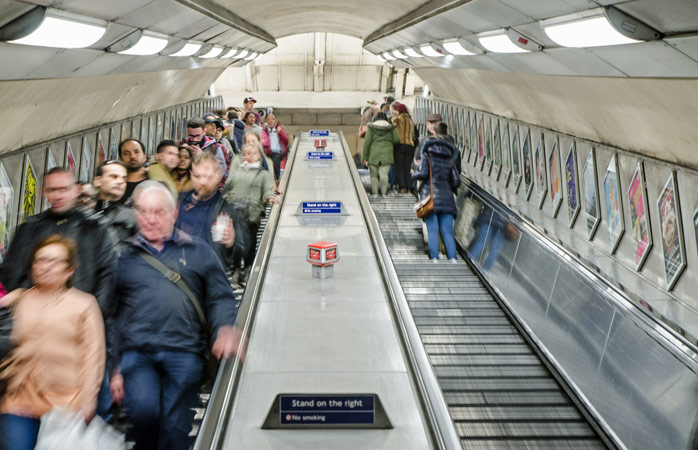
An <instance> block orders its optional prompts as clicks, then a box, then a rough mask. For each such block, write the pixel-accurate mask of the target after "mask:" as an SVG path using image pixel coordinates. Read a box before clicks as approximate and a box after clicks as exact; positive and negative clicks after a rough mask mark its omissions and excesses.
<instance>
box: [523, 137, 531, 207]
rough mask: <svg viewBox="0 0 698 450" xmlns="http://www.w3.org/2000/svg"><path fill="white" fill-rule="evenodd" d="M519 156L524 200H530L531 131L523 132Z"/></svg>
mask: <svg viewBox="0 0 698 450" xmlns="http://www.w3.org/2000/svg"><path fill="white" fill-rule="evenodd" d="M521 154H522V157H523V180H524V188H525V189H526V190H525V192H524V194H525V197H526V200H528V199H529V198H531V193H532V192H533V154H532V152H531V130H528V129H527V130H525V131H524V138H523V148H522V149H521Z"/></svg>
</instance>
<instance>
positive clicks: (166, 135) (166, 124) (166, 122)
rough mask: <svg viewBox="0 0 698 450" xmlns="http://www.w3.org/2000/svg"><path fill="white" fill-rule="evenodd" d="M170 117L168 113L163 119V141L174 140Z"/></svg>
mask: <svg viewBox="0 0 698 450" xmlns="http://www.w3.org/2000/svg"><path fill="white" fill-rule="evenodd" d="M170 126H171V124H170V116H169V114H168V113H165V114H164V116H163V118H162V138H163V139H172V137H171V136H172V132H171V131H170V130H172V128H170Z"/></svg>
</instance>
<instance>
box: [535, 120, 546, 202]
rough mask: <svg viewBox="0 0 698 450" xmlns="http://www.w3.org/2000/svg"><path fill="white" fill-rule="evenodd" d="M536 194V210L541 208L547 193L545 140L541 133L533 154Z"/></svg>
mask: <svg viewBox="0 0 698 450" xmlns="http://www.w3.org/2000/svg"><path fill="white" fill-rule="evenodd" d="M535 164H536V165H535V171H536V193H537V194H538V209H541V208H542V207H543V202H544V201H545V195H546V194H547V193H548V173H547V171H546V169H545V140H544V138H543V133H541V134H540V137H539V138H538V146H537V147H536V153H535Z"/></svg>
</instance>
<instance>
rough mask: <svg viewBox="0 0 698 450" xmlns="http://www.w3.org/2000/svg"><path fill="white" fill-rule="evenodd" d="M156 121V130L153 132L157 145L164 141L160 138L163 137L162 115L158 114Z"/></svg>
mask: <svg viewBox="0 0 698 450" xmlns="http://www.w3.org/2000/svg"><path fill="white" fill-rule="evenodd" d="M156 120H157V128H156V131H155V140H156V141H157V142H158V143H159V142H160V141H162V140H163V139H165V138H163V137H162V136H163V133H162V114H158V117H157V119H156Z"/></svg>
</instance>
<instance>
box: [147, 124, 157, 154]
mask: <svg viewBox="0 0 698 450" xmlns="http://www.w3.org/2000/svg"><path fill="white" fill-rule="evenodd" d="M155 148H156V144H155V121H154V120H153V116H150V117H149V118H148V151H149V152H150V153H148V154H149V155H153V154H154V153H155Z"/></svg>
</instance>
